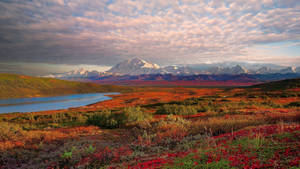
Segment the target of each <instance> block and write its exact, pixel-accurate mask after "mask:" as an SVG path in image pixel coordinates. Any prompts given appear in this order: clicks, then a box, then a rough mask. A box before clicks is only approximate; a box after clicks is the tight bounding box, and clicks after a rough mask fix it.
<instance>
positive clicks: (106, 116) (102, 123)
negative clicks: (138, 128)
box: [86, 110, 126, 129]
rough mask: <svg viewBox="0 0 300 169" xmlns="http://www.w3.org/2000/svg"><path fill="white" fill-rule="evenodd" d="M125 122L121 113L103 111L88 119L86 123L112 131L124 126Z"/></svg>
mask: <svg viewBox="0 0 300 169" xmlns="http://www.w3.org/2000/svg"><path fill="white" fill-rule="evenodd" d="M125 121H126V117H125V115H124V114H123V113H112V112H111V111H110V110H104V111H102V112H99V113H97V114H94V115H92V116H91V117H89V118H88V119H87V121H86V123H87V124H89V125H95V126H99V127H103V128H109V129H112V128H118V127H120V126H122V125H124V123H125Z"/></svg>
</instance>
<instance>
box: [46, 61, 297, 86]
mask: <svg viewBox="0 0 300 169" xmlns="http://www.w3.org/2000/svg"><path fill="white" fill-rule="evenodd" d="M234 64H235V63H224V64H223V65H222V64H220V63H217V64H210V65H209V64H206V65H205V66H199V65H192V66H189V65H173V66H165V67H161V66H159V65H157V64H155V63H150V62H146V61H144V60H142V59H139V58H133V59H130V60H126V61H123V62H121V63H119V64H117V65H115V66H113V67H112V68H111V69H109V70H108V71H105V72H98V71H88V70H84V69H79V70H73V71H70V72H66V73H61V74H51V75H47V76H46V77H52V78H59V79H67V80H77V81H94V82H99V83H109V84H116V83H119V84H124V82H125V84H131V83H132V82H133V81H134V83H136V82H137V81H139V82H141V81H147V82H149V81H152V82H153V81H173V82H174V81H181V82H182V81H185V82H186V81H188V82H190V81H197V82H204V81H205V82H208V81H210V82H212V81H213V82H225V81H226V82H229V81H230V82H239V83H240V82H243V83H246V84H248V83H251V84H253V83H259V82H265V81H274V80H282V79H289V78H298V77H300V67H297V68H295V67H283V66H278V65H273V64H259V65H258V64H256V65H254V64H252V65H251V64H246V63H242V62H240V64H236V65H234ZM241 65H245V66H241ZM246 67H247V68H248V69H247V68H246Z"/></svg>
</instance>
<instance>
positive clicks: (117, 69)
mask: <svg viewBox="0 0 300 169" xmlns="http://www.w3.org/2000/svg"><path fill="white" fill-rule="evenodd" d="M107 72H109V73H113V74H119V75H139V74H157V73H161V71H160V67H159V66H158V65H157V64H153V63H149V62H146V61H144V60H142V59H139V58H134V59H130V60H126V61H124V62H121V63H119V64H117V65H116V66H114V67H112V68H111V69H110V70H108V71H107Z"/></svg>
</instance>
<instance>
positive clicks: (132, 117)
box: [124, 107, 152, 123]
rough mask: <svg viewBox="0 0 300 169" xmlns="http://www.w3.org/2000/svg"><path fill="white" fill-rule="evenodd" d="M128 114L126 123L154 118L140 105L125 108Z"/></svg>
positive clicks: (125, 112) (126, 114)
mask: <svg viewBox="0 0 300 169" xmlns="http://www.w3.org/2000/svg"><path fill="white" fill-rule="evenodd" d="M124 114H125V116H126V123H138V122H144V121H148V120H149V119H151V118H152V115H151V114H149V113H145V112H143V111H142V110H141V108H140V107H127V108H125V109H124Z"/></svg>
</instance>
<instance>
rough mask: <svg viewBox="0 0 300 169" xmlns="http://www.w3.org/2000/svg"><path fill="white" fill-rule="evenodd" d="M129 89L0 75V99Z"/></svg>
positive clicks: (128, 88) (127, 90)
mask: <svg viewBox="0 0 300 169" xmlns="http://www.w3.org/2000/svg"><path fill="white" fill-rule="evenodd" d="M129 91H133V88H130V87H121V86H113V85H99V84H94V83H83V82H72V81H65V80H59V79H52V78H38V77H30V76H23V75H15V74H4V73H1V74H0V99H1V98H20V97H36V96H55V95H67V94H75V93H96V92H129Z"/></svg>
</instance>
